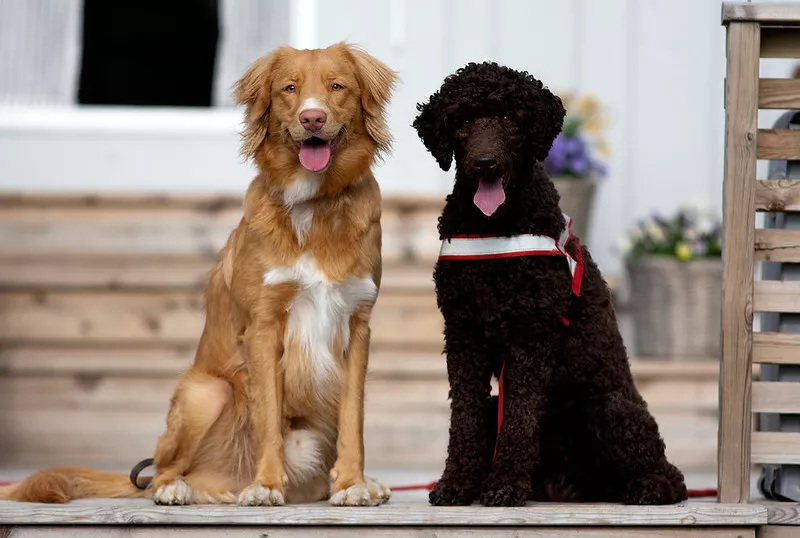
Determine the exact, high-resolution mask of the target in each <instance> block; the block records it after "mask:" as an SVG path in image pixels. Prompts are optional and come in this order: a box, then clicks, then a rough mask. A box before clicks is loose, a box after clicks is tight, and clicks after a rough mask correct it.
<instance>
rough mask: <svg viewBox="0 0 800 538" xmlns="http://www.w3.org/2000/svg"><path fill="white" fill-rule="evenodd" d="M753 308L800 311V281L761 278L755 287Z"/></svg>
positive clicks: (760, 310) (788, 311)
mask: <svg viewBox="0 0 800 538" xmlns="http://www.w3.org/2000/svg"><path fill="white" fill-rule="evenodd" d="M753 310H755V311H757V312H786V313H796V312H800V281H798V282H791V281H781V280H759V281H757V282H755V285H754V288H753Z"/></svg>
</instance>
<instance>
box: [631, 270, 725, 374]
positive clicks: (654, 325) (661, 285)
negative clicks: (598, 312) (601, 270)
mask: <svg viewBox="0 0 800 538" xmlns="http://www.w3.org/2000/svg"><path fill="white" fill-rule="evenodd" d="M626 265H627V270H628V279H629V283H630V294H631V295H630V297H631V307H632V309H633V322H634V340H635V347H636V349H635V354H636V356H638V357H641V358H656V357H657V358H685V359H686V358H708V357H714V358H718V357H719V356H720V352H721V333H722V260H720V259H718V258H717V259H701V260H692V261H686V262H682V261H680V260H677V259H674V258H671V257H667V256H650V257H642V258H637V259H634V260H628V262H627V264H626Z"/></svg>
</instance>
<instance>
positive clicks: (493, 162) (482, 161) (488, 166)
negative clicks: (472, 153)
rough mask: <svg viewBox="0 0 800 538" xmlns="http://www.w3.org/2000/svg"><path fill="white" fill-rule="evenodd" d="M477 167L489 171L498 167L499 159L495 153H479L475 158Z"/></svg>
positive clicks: (479, 169) (481, 170) (482, 170)
mask: <svg viewBox="0 0 800 538" xmlns="http://www.w3.org/2000/svg"><path fill="white" fill-rule="evenodd" d="M473 162H474V163H475V168H476V169H477V170H478V171H480V172H488V171H489V170H494V169H495V168H497V159H496V158H495V157H494V155H478V156H477V157H475V158H474V159H473Z"/></svg>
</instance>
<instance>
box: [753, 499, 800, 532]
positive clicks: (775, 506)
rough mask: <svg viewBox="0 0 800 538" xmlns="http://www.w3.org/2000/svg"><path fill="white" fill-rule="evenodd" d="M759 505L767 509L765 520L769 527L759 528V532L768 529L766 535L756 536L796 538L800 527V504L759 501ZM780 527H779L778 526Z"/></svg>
mask: <svg viewBox="0 0 800 538" xmlns="http://www.w3.org/2000/svg"><path fill="white" fill-rule="evenodd" d="M758 504H759V505H761V506H763V507H765V508H766V509H767V520H768V521H769V525H770V526H769V527H761V528H760V529H759V531H760V532H763V531H765V530H766V529H769V532H768V533H764V534H757V535H756V536H759V538H760V537H762V536H765V537H766V538H797V536H798V534H800V533H798V529H797V528H796V526H797V525H800V504H798V503H783V502H774V501H760V502H759V503H758ZM778 525H781V526H778Z"/></svg>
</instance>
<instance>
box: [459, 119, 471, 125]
mask: <svg viewBox="0 0 800 538" xmlns="http://www.w3.org/2000/svg"><path fill="white" fill-rule="evenodd" d="M471 124H472V120H471V119H469V118H466V119H465V120H464V121H462V122H461V126H462V127H468V126H469V125H471Z"/></svg>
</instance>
